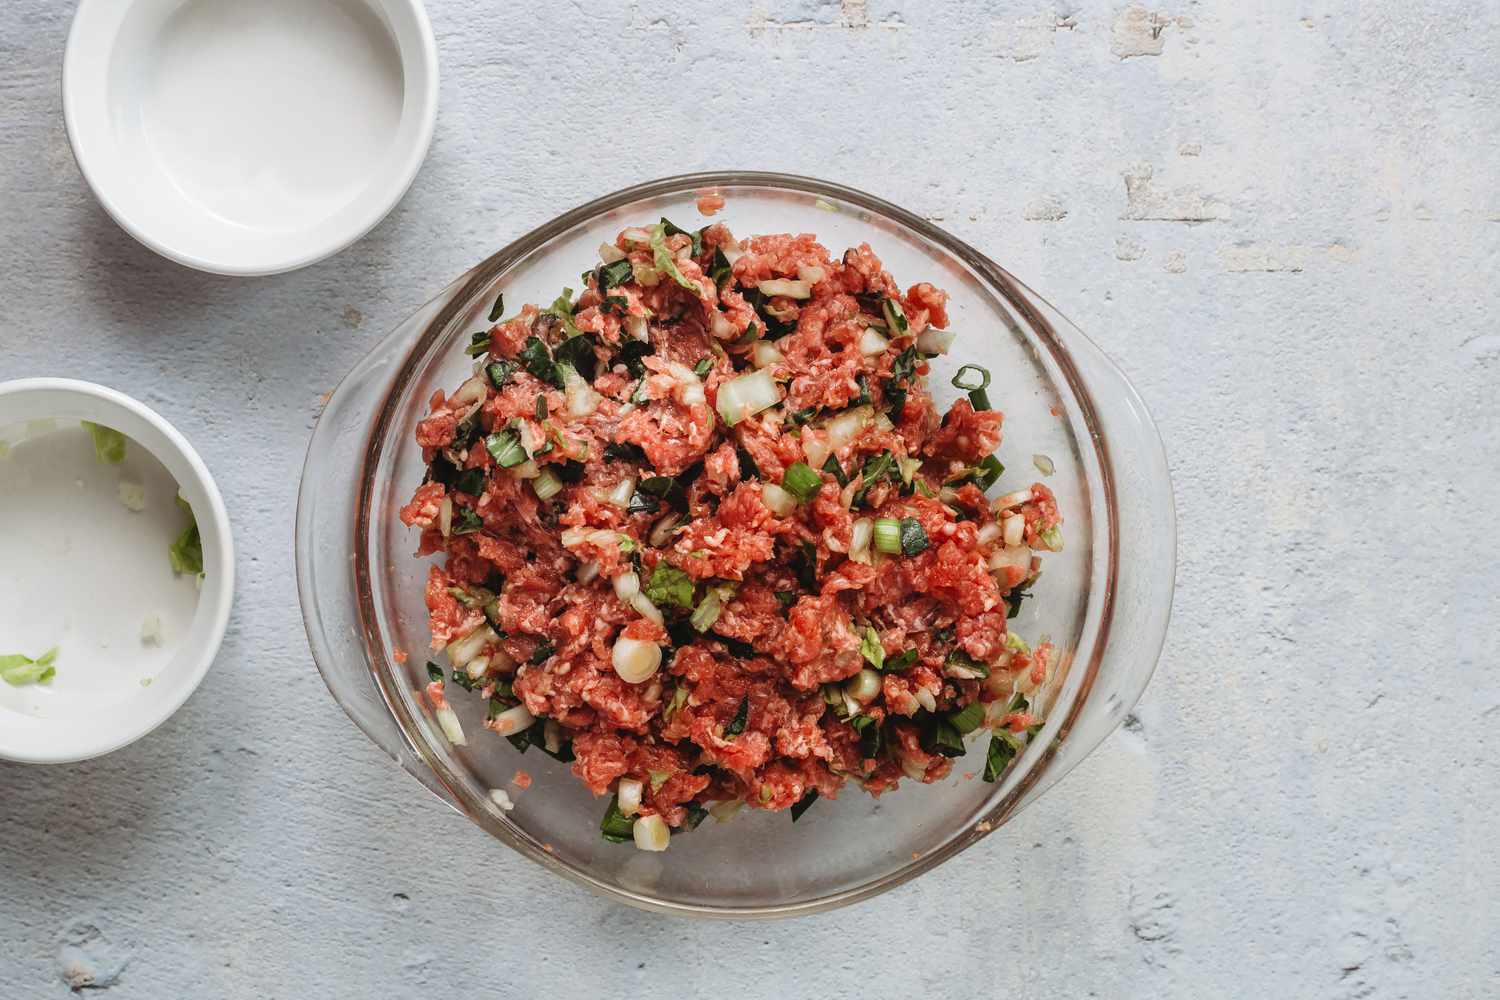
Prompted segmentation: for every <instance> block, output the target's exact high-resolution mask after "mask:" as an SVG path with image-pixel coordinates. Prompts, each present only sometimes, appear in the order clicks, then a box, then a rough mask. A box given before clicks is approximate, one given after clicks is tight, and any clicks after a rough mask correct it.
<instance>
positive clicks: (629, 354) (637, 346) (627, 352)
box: [613, 340, 652, 402]
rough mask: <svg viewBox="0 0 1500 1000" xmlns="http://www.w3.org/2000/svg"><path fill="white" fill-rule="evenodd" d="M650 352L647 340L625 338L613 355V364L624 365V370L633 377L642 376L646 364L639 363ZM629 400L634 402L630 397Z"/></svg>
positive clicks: (650, 348)
mask: <svg viewBox="0 0 1500 1000" xmlns="http://www.w3.org/2000/svg"><path fill="white" fill-rule="evenodd" d="M651 353H652V347H651V344H650V342H649V341H645V340H627V341H626V342H625V344H624V346H622V347H621V348H620V352H619V353H618V354H616V355H615V358H614V361H613V364H617V365H624V366H625V370H626V371H628V372H629V373H630V374H631V376H632V377H634V378H643V377H644V376H645V374H646V366H645V365H643V364H641V359H642V358H644V357H645V356H646V355H648V354H651ZM631 402H636V400H635V399H632V400H631Z"/></svg>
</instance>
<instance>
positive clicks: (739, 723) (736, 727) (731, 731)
mask: <svg viewBox="0 0 1500 1000" xmlns="http://www.w3.org/2000/svg"><path fill="white" fill-rule="evenodd" d="M749 721H750V696H749V695H748V694H747V695H745V697H743V698H741V699H740V707H739V708H738V709H736V710H735V713H734V718H733V719H730V720H729V724H728V725H726V726H725V727H724V738H725V739H726V740H732V739H734V738H735V737H736V736H738V735H739V734H740V733H743V732H744V731H745V725H746V723H748V722H749Z"/></svg>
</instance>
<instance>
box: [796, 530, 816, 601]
mask: <svg viewBox="0 0 1500 1000" xmlns="http://www.w3.org/2000/svg"><path fill="white" fill-rule="evenodd" d="M792 572H794V573H796V574H797V582H798V583H800V584H802V588H803V589H804V590H809V591H812V592H813V593H817V591H818V549H817V546H815V545H813V543H812V542H800V543H799V544H798V546H797V552H796V553H795V554H794V555H793V556H792Z"/></svg>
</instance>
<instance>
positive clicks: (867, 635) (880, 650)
mask: <svg viewBox="0 0 1500 1000" xmlns="http://www.w3.org/2000/svg"><path fill="white" fill-rule="evenodd" d="M859 655H861V656H863V657H864V658H865V660H866V662H868V663H869V664H870V666H872V667H874V668H875V669H876V670H884V669H885V647H884V646H883V645H881V643H880V633H879V632H877V631H875V628H874V626H872V625H866V626H865V629H864V632H863V634H862V635H861V636H860V640H859Z"/></svg>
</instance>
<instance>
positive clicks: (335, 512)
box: [296, 272, 472, 808]
mask: <svg viewBox="0 0 1500 1000" xmlns="http://www.w3.org/2000/svg"><path fill="white" fill-rule="evenodd" d="M471 274H472V272H470V274H465V275H464V276H463V277H461V278H459V279H458V280H457V281H455V282H454V283H453V284H452V285H450V286H448V288H447V289H445V290H444V291H443V292H442V293H441V294H440V295H438V296H437V297H436V298H435V299H433V300H432V301H431V302H429V303H427V305H425V306H423V307H422V308H421V310H419V311H418V312H417V313H416V314H414V315H413V316H411V317H410V318H409V319H407V320H406V322H405V323H403V324H401V326H399V327H398V328H397V329H396V330H394V331H393V332H392V333H391V334H390V335H389V336H387V337H386V338H385V339H384V340H382V341H381V342H380V344H379V345H378V346H377V347H376V348H375V349H374V350H373V351H371V352H370V353H369V355H367V356H366V357H365V358H364V360H363V361H361V362H360V363H359V365H358V366H357V367H356V368H355V369H354V370H353V371H351V372H350V373H349V375H348V376H347V377H345V379H344V380H343V381H342V382H341V383H339V387H338V388H337V389H336V390H334V393H333V395H332V396H331V397H330V398H329V400H328V404H327V406H325V407H324V409H323V412H322V414H321V415H320V416H319V418H318V423H317V426H316V427H315V428H314V430H313V436H312V442H311V444H310V445H309V446H308V451H307V461H306V462H305V464H304V466H303V470H302V486H301V490H300V492H299V493H298V496H297V536H296V556H297V590H298V595H299V597H300V598H301V603H302V618H303V624H304V625H305V626H306V629H307V639H308V644H309V645H310V646H311V648H312V655H313V661H314V662H315V663H316V664H317V667H318V672H319V673H320V674H322V676H323V682H324V683H325V684H327V685H328V690H329V692H330V693H331V694H332V695H333V698H334V700H335V701H337V702H338V703H339V706H340V707H341V708H343V710H344V711H345V713H347V714H348V716H349V718H350V719H352V720H353V722H354V724H355V725H356V726H358V727H359V728H360V730H361V731H362V732H363V733H364V734H365V735H366V736H368V737H369V738H370V739H371V740H373V741H374V742H375V745H376V746H378V747H380V748H381V749H382V750H384V751H385V752H386V753H387V754H389V755H390V756H391V758H392V759H393V760H395V761H396V763H398V764H400V765H401V766H402V767H403V768H404V769H405V770H406V771H407V772H408V773H410V774H411V775H412V776H413V777H415V778H416V779H417V780H418V781H420V782H422V784H423V785H425V786H426V787H427V788H428V789H429V790H430V791H432V792H433V794H435V795H437V796H438V797H439V798H440V799H442V800H443V801H445V802H447V803H448V804H449V805H451V806H454V807H455V808H457V803H456V802H455V801H454V799H453V796H452V795H451V794H450V793H449V792H448V791H447V790H446V789H445V788H443V787H442V785H441V784H440V783H439V782H438V781H437V780H436V777H435V776H434V774H433V772H432V769H431V768H429V767H427V766H426V764H425V763H423V761H422V760H421V759H420V758H419V757H418V755H417V753H416V751H415V750H414V749H413V748H412V746H411V744H410V743H409V742H408V741H407V738H406V736H405V735H404V734H403V733H402V732H401V729H400V727H399V726H398V725H397V723H396V720H395V718H394V717H393V716H392V715H391V711H390V708H389V706H388V705H387V704H386V702H385V698H384V696H383V695H382V694H381V692H380V688H379V687H378V686H377V684H376V682H375V677H374V675H373V674H372V672H371V662H370V657H371V652H370V650H369V649H367V646H366V633H365V628H364V623H363V619H362V616H361V614H360V608H359V603H358V587H357V586H356V581H355V559H354V545H355V539H356V522H357V519H358V516H359V512H358V509H357V508H358V503H359V496H358V484H359V483H360V481H361V479H362V477H363V473H364V461H365V456H366V453H367V452H368V450H369V442H370V433H371V428H372V427H373V425H374V421H375V415H376V414H377V413H378V412H379V411H380V409H381V407H382V405H383V404H384V402H385V398H386V395H387V393H388V392H389V391H390V388H391V381H392V379H393V378H394V375H395V373H396V371H397V370H398V369H399V368H400V365H401V363H402V361H403V360H404V359H405V358H406V356H407V354H408V353H409V352H410V350H411V348H412V345H413V344H414V343H415V342H416V341H417V340H418V339H419V338H420V337H421V336H422V334H423V332H424V331H425V330H426V329H427V327H428V325H429V324H430V323H431V322H432V321H433V319H434V318H435V317H436V316H437V315H438V314H439V313H440V312H441V311H442V310H443V308H444V307H446V306H447V304H448V303H449V302H450V301H452V299H453V297H454V296H455V295H456V294H458V293H459V291H460V290H461V289H462V288H463V287H464V285H465V283H466V282H467V281H468V280H469V278H470V275H471Z"/></svg>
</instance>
